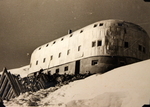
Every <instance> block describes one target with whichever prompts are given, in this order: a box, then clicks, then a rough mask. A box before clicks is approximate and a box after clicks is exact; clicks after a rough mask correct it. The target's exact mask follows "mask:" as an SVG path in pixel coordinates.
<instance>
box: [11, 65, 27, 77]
mask: <svg viewBox="0 0 150 107" xmlns="http://www.w3.org/2000/svg"><path fill="white" fill-rule="evenodd" d="M8 71H10V72H11V73H12V74H19V75H20V76H21V77H22V78H23V77H26V76H27V75H28V74H29V65H27V66H23V67H20V68H15V69H10V70H8Z"/></svg>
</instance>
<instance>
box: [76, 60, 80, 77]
mask: <svg viewBox="0 0 150 107" xmlns="http://www.w3.org/2000/svg"><path fill="white" fill-rule="evenodd" d="M79 73H80V60H77V61H76V63H75V75H77V74H79Z"/></svg>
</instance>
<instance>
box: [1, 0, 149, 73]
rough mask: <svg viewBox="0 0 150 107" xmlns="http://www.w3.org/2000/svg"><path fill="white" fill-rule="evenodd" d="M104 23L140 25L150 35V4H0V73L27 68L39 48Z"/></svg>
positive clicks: (16, 0) (51, 0)
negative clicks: (116, 20)
mask: <svg viewBox="0 0 150 107" xmlns="http://www.w3.org/2000/svg"><path fill="white" fill-rule="evenodd" d="M105 19H122V20H125V21H129V22H133V23H135V24H139V25H140V26H142V27H143V28H144V29H145V30H146V31H147V32H148V34H150V2H147V3H146V2H144V0H0V50H1V51H0V70H2V68H3V67H7V68H8V69H12V68H18V67H21V66H25V65H28V64H29V63H30V55H31V54H32V52H33V50H34V49H35V48H36V47H38V46H40V45H43V44H45V43H47V42H50V41H51V40H54V39H56V38H58V37H61V36H64V35H66V34H67V31H68V29H72V30H73V31H75V30H77V29H79V28H82V27H84V26H86V25H88V24H92V23H94V22H96V21H100V20H105Z"/></svg>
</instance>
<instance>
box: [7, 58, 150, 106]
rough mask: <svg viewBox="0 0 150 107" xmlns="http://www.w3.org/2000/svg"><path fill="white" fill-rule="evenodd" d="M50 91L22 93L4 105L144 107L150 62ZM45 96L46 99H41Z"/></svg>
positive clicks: (149, 93) (149, 97)
mask: <svg viewBox="0 0 150 107" xmlns="http://www.w3.org/2000/svg"><path fill="white" fill-rule="evenodd" d="M50 89H51V88H49V89H47V90H44V91H43V90H40V91H39V92H36V93H30V94H27V93H25V94H22V95H20V96H19V97H18V98H15V99H13V100H12V101H9V102H5V105H6V106H7V107H10V106H16V105H18V106H20V105H25V106H29V104H28V103H27V102H29V100H30V102H33V103H34V102H35V103H36V106H38V105H39V106H52V107H53V106H63V107H142V106H143V105H144V104H148V103H149V100H150V60H146V61H142V62H139V63H135V64H131V65H128V66H124V67H120V68H116V69H114V70H111V71H109V72H107V73H105V74H102V75H100V74H95V75H92V76H90V77H88V78H86V79H83V80H78V81H74V82H72V83H69V84H68V85H65V86H62V87H61V88H60V89H58V90H56V91H54V92H50V91H49V90H50ZM45 92H47V94H46V95H45ZM37 93H39V94H40V95H38V99H39V100H38V101H34V100H32V99H31V96H32V97H34V98H37V97H36V96H37ZM25 95H26V97H25ZM43 95H44V96H45V97H40V96H43ZM23 99H26V101H22V100H23Z"/></svg>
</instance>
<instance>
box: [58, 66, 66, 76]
mask: <svg viewBox="0 0 150 107" xmlns="http://www.w3.org/2000/svg"><path fill="white" fill-rule="evenodd" d="M68 69H69V68H68V66H65V67H64V71H68ZM55 73H57V74H58V73H59V68H57V69H56V70H55Z"/></svg>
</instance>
